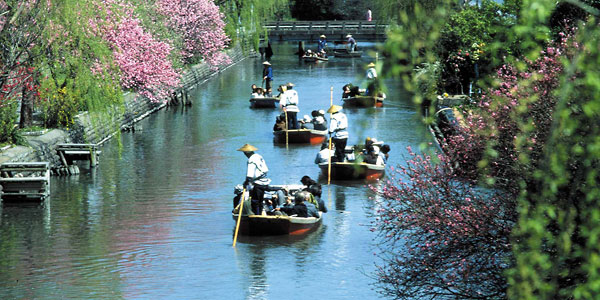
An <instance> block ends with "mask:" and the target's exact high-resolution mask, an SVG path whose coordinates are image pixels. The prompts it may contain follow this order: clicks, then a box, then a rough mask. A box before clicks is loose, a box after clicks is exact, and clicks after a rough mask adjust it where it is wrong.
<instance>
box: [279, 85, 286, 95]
mask: <svg viewBox="0 0 600 300" xmlns="http://www.w3.org/2000/svg"><path fill="white" fill-rule="evenodd" d="M277 90H278V91H280V92H282V93H283V92H285V91H286V90H287V87H286V86H285V85H280V86H279V87H278V88H277Z"/></svg>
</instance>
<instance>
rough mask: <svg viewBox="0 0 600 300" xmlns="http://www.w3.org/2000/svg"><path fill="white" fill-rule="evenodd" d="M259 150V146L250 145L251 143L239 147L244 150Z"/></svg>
mask: <svg viewBox="0 0 600 300" xmlns="http://www.w3.org/2000/svg"><path fill="white" fill-rule="evenodd" d="M256 150H258V148H256V147H254V146H252V145H250V144H245V145H244V146H242V148H240V149H237V151H242V152H252V151H256Z"/></svg>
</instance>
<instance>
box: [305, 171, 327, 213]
mask: <svg viewBox="0 0 600 300" xmlns="http://www.w3.org/2000/svg"><path fill="white" fill-rule="evenodd" d="M300 182H302V184H303V185H306V188H304V189H303V191H307V192H309V193H310V194H311V196H312V199H311V201H309V202H311V203H313V204H315V203H316V204H315V206H316V207H317V209H318V210H319V211H322V212H327V207H325V202H324V201H323V199H321V193H322V189H321V184H319V183H318V182H316V181H314V180H313V179H312V178H310V177H309V176H303V177H302V179H300Z"/></svg>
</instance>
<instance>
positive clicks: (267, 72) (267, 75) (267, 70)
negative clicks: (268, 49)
mask: <svg viewBox="0 0 600 300" xmlns="http://www.w3.org/2000/svg"><path fill="white" fill-rule="evenodd" d="M263 67H264V69H263V81H265V84H266V85H265V95H268V96H269V97H271V96H272V93H273V90H272V89H271V88H272V87H271V82H273V68H271V63H270V62H268V61H265V62H263Z"/></svg>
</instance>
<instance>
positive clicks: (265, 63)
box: [263, 61, 271, 66]
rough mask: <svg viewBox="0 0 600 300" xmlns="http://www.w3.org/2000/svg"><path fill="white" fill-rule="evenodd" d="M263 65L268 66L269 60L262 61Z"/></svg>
mask: <svg viewBox="0 0 600 300" xmlns="http://www.w3.org/2000/svg"><path fill="white" fill-rule="evenodd" d="M263 65H267V66H270V65H271V63H270V62H268V61H265V62H263Z"/></svg>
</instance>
